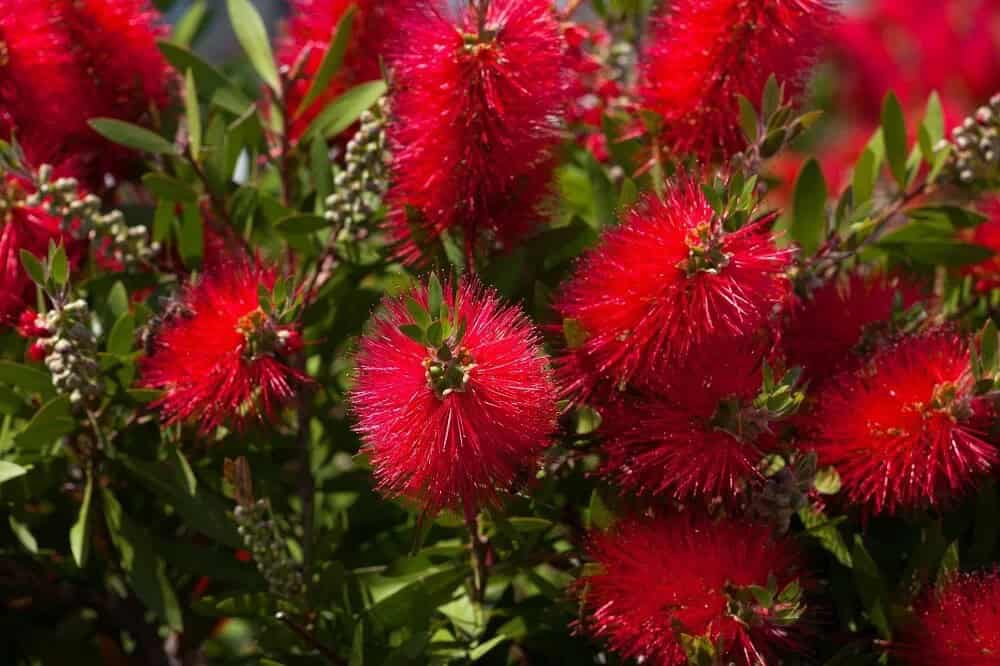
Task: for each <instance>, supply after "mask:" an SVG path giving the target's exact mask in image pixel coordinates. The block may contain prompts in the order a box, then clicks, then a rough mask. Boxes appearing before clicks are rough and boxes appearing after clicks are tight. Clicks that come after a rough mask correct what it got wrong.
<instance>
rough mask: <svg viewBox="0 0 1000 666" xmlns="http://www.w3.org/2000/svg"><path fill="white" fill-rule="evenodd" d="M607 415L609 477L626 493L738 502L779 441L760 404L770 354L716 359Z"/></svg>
mask: <svg viewBox="0 0 1000 666" xmlns="http://www.w3.org/2000/svg"><path fill="white" fill-rule="evenodd" d="M698 361H699V362H697V363H689V364H688V365H687V366H685V367H678V366H672V367H671V369H670V372H669V373H668V374H665V375H664V376H663V377H658V378H657V380H656V381H655V382H653V383H652V384H651V385H649V384H647V385H646V386H644V387H643V389H644V391H643V394H642V395H640V396H635V397H633V396H629V397H628V399H624V400H620V401H615V402H614V403H612V404H611V405H610V406H609V407H606V408H605V409H602V410H601V413H602V417H603V419H602V431H603V432H604V438H605V441H604V445H603V450H604V453H605V456H606V460H605V464H604V467H603V470H602V471H603V473H605V474H608V475H610V476H612V477H613V478H614V480H615V481H616V482H617V483H618V484H619V485H621V486H622V487H623V488H625V489H626V490H628V491H630V492H633V493H637V494H640V495H655V496H662V495H665V496H668V497H672V498H674V499H678V500H682V501H684V500H689V499H693V498H705V499H709V500H712V499H715V498H721V499H723V500H724V501H726V502H733V501H735V500H737V499H738V498H739V497H740V496H741V495H742V493H743V490H744V486H745V483H746V481H747V480H748V479H750V478H751V477H753V476H755V475H757V476H759V472H758V471H757V467H758V465H759V464H760V461H761V459H762V458H763V457H764V454H765V452H766V451H767V450H768V449H769V448H770V442H771V440H772V439H773V438H772V437H771V436H770V432H769V428H768V423H767V421H766V420H765V417H764V415H763V414H762V413H760V412H758V411H756V410H754V408H753V406H752V402H753V399H754V398H755V397H756V396H757V394H758V393H759V392H760V389H761V369H760V364H761V362H762V361H763V354H759V353H750V352H747V351H746V350H743V351H742V352H741V353H737V354H727V353H726V350H724V349H719V350H718V352H717V353H716V354H714V355H712V356H706V357H704V358H700V359H698Z"/></svg>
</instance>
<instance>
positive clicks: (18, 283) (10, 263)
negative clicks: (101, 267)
mask: <svg viewBox="0 0 1000 666" xmlns="http://www.w3.org/2000/svg"><path fill="white" fill-rule="evenodd" d="M0 187H2V184H0ZM2 194H3V193H2V191H0V196H2ZM62 240H68V239H64V238H63V233H62V231H61V230H60V223H59V219H58V218H55V217H53V216H51V215H49V214H48V213H46V212H44V211H42V210H40V209H36V208H26V207H24V206H20V205H14V206H13V207H12V208H10V209H9V210H8V211H7V212H6V213H3V212H2V211H0V285H3V286H2V288H0V326H9V325H14V324H15V323H16V322H17V319H18V317H19V315H20V314H21V312H22V311H23V310H24V308H25V307H27V306H28V305H29V304H33V303H34V302H35V283H34V282H32V281H31V278H30V277H28V274H27V272H25V270H24V266H23V265H22V263H21V250H27V251H28V252H30V253H32V254H34V255H36V256H44V255H45V254H46V252H48V248H49V241H55V242H56V243H59V242H60V241H62Z"/></svg>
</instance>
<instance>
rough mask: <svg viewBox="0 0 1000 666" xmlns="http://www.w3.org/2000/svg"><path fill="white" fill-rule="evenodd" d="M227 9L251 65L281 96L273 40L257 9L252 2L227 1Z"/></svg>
mask: <svg viewBox="0 0 1000 666" xmlns="http://www.w3.org/2000/svg"><path fill="white" fill-rule="evenodd" d="M226 7H227V8H228V9H229V20H230V22H231V23H232V25H233V32H235V33H236V39H237V40H238V41H239V43H240V46H242V47H243V50H244V51H245V52H246V54H247V57H248V58H249V59H250V64H251V65H253V68H254V69H255V70H256V71H257V74H258V75H259V76H260V78H261V79H262V80H263V81H264V83H266V84H267V85H268V87H270V88H271V90H272V91H273V92H274V93H275V94H278V95H280V94H281V81H280V79H279V78H278V67H277V65H275V62H274V54H273V53H272V52H271V40H270V39H269V38H268V36H267V28H265V27H264V21H262V20H261V18H260V14H259V13H258V12H257V9H256V8H255V7H254V6H253V4H252V3H251V2H250V0H226Z"/></svg>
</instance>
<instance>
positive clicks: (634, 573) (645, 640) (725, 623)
mask: <svg viewBox="0 0 1000 666" xmlns="http://www.w3.org/2000/svg"><path fill="white" fill-rule="evenodd" d="M590 555H591V557H593V559H594V560H595V561H596V562H597V564H598V565H599V566H600V568H601V571H600V573H597V574H595V575H592V576H588V577H586V578H584V579H582V580H581V582H580V589H581V590H583V594H584V595H585V597H584V604H585V608H586V613H587V615H588V617H587V619H586V620H584V622H585V623H586V626H587V627H588V628H589V630H590V631H591V633H593V634H594V635H595V636H597V637H598V638H602V639H605V640H607V642H608V644H609V645H610V646H611V648H612V649H613V650H614V651H615V652H618V653H619V654H620V655H622V656H623V657H625V658H627V659H641V661H642V663H644V664H651V665H652V666H681V665H683V664H687V663H688V655H687V653H686V651H685V647H684V644H683V642H682V641H683V639H684V637H685V636H686V637H691V638H699V637H700V638H703V639H707V641H708V642H710V643H711V644H713V645H716V646H718V647H719V648H721V654H718V655H717V657H719V658H720V661H722V662H724V663H727V664H729V663H735V664H741V665H748V666H749V665H756V664H765V663H772V662H771V661H770V658H771V657H773V654H774V652H775V651H776V650H779V649H780V650H782V651H784V652H788V651H792V650H802V649H803V646H802V643H801V638H802V635H803V634H804V633H805V631H804V626H803V625H804V623H803V618H802V615H803V613H804V611H805V607H804V605H803V604H802V599H801V587H800V585H799V580H800V577H801V576H802V574H803V566H802V561H801V558H800V554H799V553H798V551H797V550H796V548H795V545H794V543H793V542H792V541H791V540H789V539H776V538H774V537H772V535H771V530H770V528H768V527H766V526H764V525H755V524H749V523H738V522H735V521H730V520H727V521H722V522H715V523H713V522H709V521H707V520H704V519H700V520H699V519H691V518H689V517H687V516H683V515H677V516H669V517H665V518H657V519H644V520H627V521H625V522H623V523H622V524H620V525H618V526H616V527H615V528H614V529H613V531H611V532H609V533H604V534H596V535H594V536H593V537H592V543H591V547H590ZM769 581H771V582H770V583H769ZM769 584H773V585H775V586H776V588H775V589H774V590H773V591H774V592H775V593H776V594H775V600H774V601H773V602H772V604H771V606H770V607H765V606H762V605H760V604H759V602H758V601H756V600H754V599H753V598H752V595H748V594H747V590H748V588H749V587H750V586H759V587H764V588H767V587H768V586H769ZM775 663H776V662H775Z"/></svg>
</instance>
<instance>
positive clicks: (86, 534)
mask: <svg viewBox="0 0 1000 666" xmlns="http://www.w3.org/2000/svg"><path fill="white" fill-rule="evenodd" d="M93 492H94V475H93V474H90V473H88V474H87V486H86V488H84V490H83V503H82V504H80V511H79V513H77V516H76V522H75V523H73V527H71V528H70V530H69V549H70V550H71V551H72V553H73V560H74V561H75V562H76V566H78V567H80V568H81V569H82V568H83V567H84V566H85V565H86V564H87V556H88V555H89V553H90V499H91V495H93Z"/></svg>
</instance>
